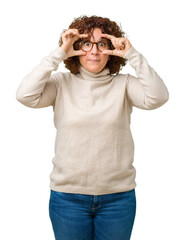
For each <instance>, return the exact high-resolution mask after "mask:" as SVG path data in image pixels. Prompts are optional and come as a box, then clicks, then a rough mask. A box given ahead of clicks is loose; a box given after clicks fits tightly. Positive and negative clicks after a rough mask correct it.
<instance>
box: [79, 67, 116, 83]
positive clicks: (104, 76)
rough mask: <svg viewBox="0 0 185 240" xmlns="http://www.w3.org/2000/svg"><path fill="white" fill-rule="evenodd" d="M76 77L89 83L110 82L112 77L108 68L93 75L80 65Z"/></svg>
mask: <svg viewBox="0 0 185 240" xmlns="http://www.w3.org/2000/svg"><path fill="white" fill-rule="evenodd" d="M78 77H80V78H82V79H84V80H90V81H106V80H111V79H112V78H113V77H114V76H113V75H111V74H110V72H109V68H105V69H103V70H102V71H101V72H99V73H93V72H89V71H88V70H87V69H85V68H84V67H83V66H82V65H81V66H80V68H79V73H78Z"/></svg>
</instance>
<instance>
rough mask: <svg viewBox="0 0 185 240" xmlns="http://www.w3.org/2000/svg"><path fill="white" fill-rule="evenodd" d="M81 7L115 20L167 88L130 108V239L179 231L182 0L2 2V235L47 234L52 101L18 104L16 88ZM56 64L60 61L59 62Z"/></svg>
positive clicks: (175, 235)
mask: <svg viewBox="0 0 185 240" xmlns="http://www.w3.org/2000/svg"><path fill="white" fill-rule="evenodd" d="M82 14H85V15H88V16H91V15H97V16H102V17H109V18H110V19H111V20H113V21H116V22H117V23H118V24H120V23H121V26H122V29H123V30H124V31H125V32H126V33H127V36H128V39H129V40H130V42H131V43H132V45H133V46H134V47H135V48H136V49H137V50H138V51H139V52H141V53H142V54H143V55H144V56H145V57H146V59H147V60H148V63H149V64H150V65H151V66H152V67H153V68H154V69H155V70H156V71H157V73H158V74H159V75H160V76H161V78H162V79H163V80H164V82H165V84H166V86H167V87H168V90H169V93H170V99H169V101H168V102H167V103H166V104H165V105H164V106H162V107H161V108H158V109H156V110H152V111H147V110H141V109H136V108H134V109H133V113H132V120H131V129H132V133H133V138H134V142H135V161H134V166H135V168H136V171H137V177H136V181H137V187H136V197H137V212H136V219H135V223H134V228H133V232H132V238H131V239H132V240H164V239H165V240H166V239H167V240H184V239H185V232H184V216H185V207H184V203H185V194H184V189H185V188H184V184H185V176H184V162H185V153H184V149H185V144H184V134H185V128H184V123H185V114H184V102H185V101H184V87H185V84H184V82H185V79H184V76H185V74H184V65H185V60H184V56H185V47H184V44H185V34H184V25H183V22H184V21H185V17H184V16H183V14H184V7H183V1H180V0H176V1H170V0H168V1H167V0H166V1H165V0H163V1H161V0H155V1H154V0H153V1H149V0H140V1H137V0H130V1H124V0H122V1H110V2H108V1H103V0H102V1H100V0H93V1H87V0H84V1H82V0H79V1H74V2H73V1H59V0H53V1H46V0H40V1H39V0H37V1H34V0H32V1H23V0H22V1H21V0H17V1H13V0H12V1H10V0H9V1H8V0H7V1H4V3H2V2H1V5H0V24H1V26H0V33H1V37H0V42H1V44H0V61H1V62H0V66H1V80H0V81H1V88H0V91H1V94H0V98H1V99H0V104H1V118H0V119H1V124H0V128H1V129H0V137H1V152H0V189H1V194H0V221H1V223H0V228H1V231H0V239H3V240H9V239H11V240H12V239H19V240H33V239H34V240H37V239H39V240H40V239H43V240H52V239H54V235H53V231H52V227H51V223H50V219H49V212H48V203H49V194H50V189H49V174H50V172H51V170H52V162H51V159H52V158H53V156H54V141H55V133H56V132H55V128H54V125H53V110H52V107H48V108H42V109H32V108H28V107H25V106H24V105H22V104H20V103H19V102H18V101H17V100H16V90H17V88H18V85H19V84H20V82H21V81H22V79H23V77H24V76H25V75H27V74H28V73H29V72H30V71H31V70H32V69H33V67H35V66H36V65H37V64H39V63H40V61H41V59H42V58H43V57H45V56H47V55H49V53H50V52H51V51H52V50H54V49H55V48H56V47H58V40H59V37H60V33H61V32H62V30H63V29H66V28H68V26H69V25H70V23H71V22H72V21H73V19H74V18H76V17H79V16H80V15H82ZM57 71H67V70H66V69H65V68H64V66H63V63H61V64H60V66H59V68H58V70H57ZM127 72H129V73H131V74H135V72H134V71H133V69H131V67H130V66H129V64H128V65H127V66H126V67H125V68H124V69H123V70H122V73H127ZM105 240H106V239H105Z"/></svg>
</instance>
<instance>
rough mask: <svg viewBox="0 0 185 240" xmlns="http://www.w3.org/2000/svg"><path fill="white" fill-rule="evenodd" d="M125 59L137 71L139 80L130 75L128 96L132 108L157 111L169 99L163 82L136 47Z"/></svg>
mask: <svg viewBox="0 0 185 240" xmlns="http://www.w3.org/2000/svg"><path fill="white" fill-rule="evenodd" d="M124 58H126V59H128V61H129V64H130V65H131V67H133V68H134V69H135V72H136V75H137V78H136V77H134V76H132V75H130V74H128V78H127V89H126V90H127V96H128V99H129V102H130V103H131V105H132V106H135V107H138V108H141V109H148V110H150V109H156V108H158V107H160V106H162V105H163V104H164V103H165V102H167V101H168V99H169V93H168V90H167V87H166V86H165V84H164V82H163V80H162V79H161V78H160V76H159V75H158V74H157V73H156V72H155V70H154V69H153V68H152V67H150V65H149V64H148V62H147V60H146V59H145V57H144V56H143V55H142V54H141V53H139V52H138V51H137V50H136V49H135V48H134V47H132V48H130V49H129V50H128V51H127V52H126V54H125V55H124Z"/></svg>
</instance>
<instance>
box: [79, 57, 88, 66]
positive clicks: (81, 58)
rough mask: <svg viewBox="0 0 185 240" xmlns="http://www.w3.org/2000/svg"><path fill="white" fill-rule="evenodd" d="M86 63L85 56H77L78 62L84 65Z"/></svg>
mask: <svg viewBox="0 0 185 240" xmlns="http://www.w3.org/2000/svg"><path fill="white" fill-rule="evenodd" d="M86 61H87V56H79V62H80V63H81V64H84V63H86Z"/></svg>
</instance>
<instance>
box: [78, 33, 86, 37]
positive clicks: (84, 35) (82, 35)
mask: <svg viewBox="0 0 185 240" xmlns="http://www.w3.org/2000/svg"><path fill="white" fill-rule="evenodd" d="M79 37H80V38H86V37H88V34H87V33H86V34H80V35H79Z"/></svg>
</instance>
